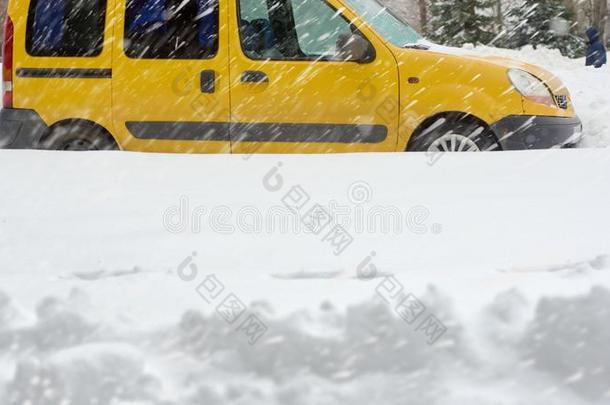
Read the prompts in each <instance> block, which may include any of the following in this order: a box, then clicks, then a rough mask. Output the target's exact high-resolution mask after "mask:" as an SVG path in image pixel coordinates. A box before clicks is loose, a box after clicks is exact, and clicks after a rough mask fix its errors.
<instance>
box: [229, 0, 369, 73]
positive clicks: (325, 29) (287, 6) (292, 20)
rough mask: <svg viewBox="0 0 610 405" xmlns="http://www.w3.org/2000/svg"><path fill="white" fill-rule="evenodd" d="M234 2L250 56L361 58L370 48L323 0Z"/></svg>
mask: <svg viewBox="0 0 610 405" xmlns="http://www.w3.org/2000/svg"><path fill="white" fill-rule="evenodd" d="M238 2H239V3H238V4H239V27H240V36H241V43H242V49H243V50H244V53H245V54H246V56H248V57H249V58H251V59H262V60H337V61H339V60H363V61H364V60H365V56H367V54H368V53H371V54H372V53H373V52H374V51H373V49H372V46H371V45H370V43H369V42H368V41H367V40H366V39H365V38H364V37H363V36H362V35H361V34H359V33H358V32H357V31H356V30H355V29H352V26H351V24H350V23H349V21H347V20H346V19H345V18H344V17H343V16H342V15H341V13H339V12H338V11H337V10H335V9H334V8H333V7H331V6H330V5H329V4H328V3H326V1H324V0H238ZM368 56H371V55H368Z"/></svg>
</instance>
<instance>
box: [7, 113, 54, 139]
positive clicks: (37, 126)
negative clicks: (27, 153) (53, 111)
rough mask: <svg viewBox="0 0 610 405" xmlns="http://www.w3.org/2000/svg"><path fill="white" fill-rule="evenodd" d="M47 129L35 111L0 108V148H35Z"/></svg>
mask: <svg viewBox="0 0 610 405" xmlns="http://www.w3.org/2000/svg"><path fill="white" fill-rule="evenodd" d="M48 130H49V127H48V126H47V125H46V124H45V123H44V121H43V120H42V118H40V116H39V115H38V114H37V113H36V111H33V110H21V109H15V108H6V109H0V149H35V148H37V147H38V143H39V141H40V139H42V137H43V136H44V135H45V134H46V133H47V131H48Z"/></svg>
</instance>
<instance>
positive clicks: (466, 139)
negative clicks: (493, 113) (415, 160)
mask: <svg viewBox="0 0 610 405" xmlns="http://www.w3.org/2000/svg"><path fill="white" fill-rule="evenodd" d="M495 149H498V143H497V141H496V138H495V136H494V134H493V133H492V132H491V130H490V129H489V128H488V127H487V126H485V125H484V124H482V123H480V122H477V121H474V120H472V119H467V117H443V118H439V119H438V120H436V121H435V122H433V123H431V124H430V125H428V126H427V127H426V128H425V129H423V130H422V131H419V133H417V134H415V135H413V137H412V138H411V140H410V141H409V146H408V148H407V150H408V151H416V152H430V153H439V152H481V151H489V150H495Z"/></svg>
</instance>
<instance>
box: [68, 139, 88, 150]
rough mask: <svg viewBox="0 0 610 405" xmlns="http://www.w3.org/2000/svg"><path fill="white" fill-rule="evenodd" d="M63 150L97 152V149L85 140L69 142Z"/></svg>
mask: <svg viewBox="0 0 610 405" xmlns="http://www.w3.org/2000/svg"><path fill="white" fill-rule="evenodd" d="M62 149H63V150H73V151H86V150H97V148H96V147H95V146H94V145H93V144H92V143H91V142H89V141H87V140H85V139H74V140H71V141H69V142H68V143H66V144H65V145H64V147H63V148H62Z"/></svg>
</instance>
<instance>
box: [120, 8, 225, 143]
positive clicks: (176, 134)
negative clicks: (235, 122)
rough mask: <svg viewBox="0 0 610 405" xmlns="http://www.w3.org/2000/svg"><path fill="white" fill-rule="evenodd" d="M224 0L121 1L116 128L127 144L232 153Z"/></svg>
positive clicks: (121, 140) (121, 139)
mask: <svg viewBox="0 0 610 405" xmlns="http://www.w3.org/2000/svg"><path fill="white" fill-rule="evenodd" d="M226 20H227V10H226V2H225V1H219V0H118V7H117V23H116V29H115V39H116V41H115V44H116V45H115V47H114V55H113V73H112V74H113V79H112V108H113V121H114V129H115V134H116V135H117V138H119V139H118V140H119V142H120V143H121V145H122V147H123V149H127V150H140V151H151V152H194V153H228V152H230V150H231V149H230V139H229V70H228V37H227V25H226V24H225V23H224V22H226Z"/></svg>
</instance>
